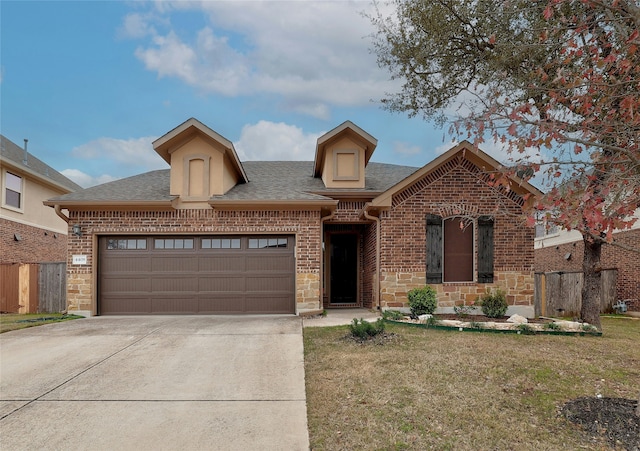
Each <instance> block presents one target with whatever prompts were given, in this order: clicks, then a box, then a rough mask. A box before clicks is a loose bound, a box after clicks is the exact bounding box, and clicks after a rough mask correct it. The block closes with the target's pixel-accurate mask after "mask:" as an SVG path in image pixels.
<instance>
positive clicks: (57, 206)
mask: <svg viewBox="0 0 640 451" xmlns="http://www.w3.org/2000/svg"><path fill="white" fill-rule="evenodd" d="M53 209H54V211H55V212H56V214H57V215H58V216H60V217H61V218H62V220H63V221H64V222H66V223H67V224H69V217H68V216H67V215H65V214H64V213H62V208H61V207H60V205H58V204H56V205H54V206H53Z"/></svg>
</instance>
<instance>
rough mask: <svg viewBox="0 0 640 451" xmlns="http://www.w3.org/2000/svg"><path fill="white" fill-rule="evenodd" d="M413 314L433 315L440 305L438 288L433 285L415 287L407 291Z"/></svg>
mask: <svg viewBox="0 0 640 451" xmlns="http://www.w3.org/2000/svg"><path fill="white" fill-rule="evenodd" d="M407 297H408V298H409V308H410V309H411V315H412V316H414V317H415V316H420V315H425V314H429V315H431V314H432V313H433V312H434V311H435V310H436V307H438V300H437V297H436V290H434V289H433V288H432V287H429V286H427V287H422V288H414V289H413V290H411V291H409V292H408V293H407Z"/></svg>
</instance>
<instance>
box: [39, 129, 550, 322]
mask: <svg viewBox="0 0 640 451" xmlns="http://www.w3.org/2000/svg"><path fill="white" fill-rule="evenodd" d="M376 146H377V140H376V139H375V138H373V137H372V136H371V135H369V134H368V133H367V132H365V131H364V130H362V129H360V128H359V127H358V126H356V125H354V124H353V123H351V122H349V121H347V122H345V123H343V124H342V125H340V126H338V127H336V128H335V129H333V130H331V131H330V132H328V133H326V134H325V135H323V136H321V137H320V138H319V139H318V141H317V146H316V154H315V161H313V162H311V161H247V162H241V161H240V160H239V159H238V156H237V154H236V152H235V150H234V147H233V144H232V143H231V142H230V141H229V140H227V139H225V138H224V137H222V136H220V135H219V134H218V133H216V132H215V131H213V130H211V129H210V128H209V127H207V126H205V125H204V124H202V123H201V122H199V121H197V120H195V119H193V118H192V119H189V120H187V121H186V122H184V123H183V124H181V125H180V126H178V127H177V128H175V129H173V130H171V131H170V132H169V133H167V134H166V135H164V136H162V137H161V138H159V139H157V140H156V141H154V143H153V147H154V149H155V151H156V152H157V153H158V154H159V155H160V156H161V157H162V158H163V159H164V160H165V161H166V162H167V163H168V164H169V166H170V169H167V170H159V171H152V172H148V173H145V174H141V175H138V176H134V177H129V178H126V179H123V180H118V181H115V182H111V183H106V184H104V185H100V186H96V187H92V188H88V189H85V190H83V191H79V192H76V193H72V194H67V195H64V196H59V197H56V198H53V199H50V200H49V201H48V202H46V204H47V205H49V206H52V207H56V208H58V209H60V208H65V209H68V211H69V227H70V230H73V228H76V229H77V232H78V233H77V234H72V235H70V241H69V257H68V263H69V265H68V296H67V299H68V309H69V311H73V312H77V313H81V314H85V315H106V314H150V313H151V314H155V313H204V314H209V313H298V314H299V313H303V312H312V311H319V310H321V309H322V308H332V307H356V306H362V307H367V308H380V309H389V308H401V307H407V292H408V291H409V290H410V289H412V288H415V287H420V286H424V285H425V284H427V283H428V284H431V285H432V286H434V287H436V289H437V291H438V301H439V306H440V308H449V309H451V308H452V307H453V306H454V305H458V304H462V303H471V302H473V301H475V300H476V299H477V297H478V296H479V295H480V294H482V293H484V292H485V290H486V289H492V288H495V287H501V288H502V289H504V290H505V291H506V293H507V299H508V302H509V304H510V306H511V309H512V310H515V311H521V312H523V313H525V314H529V315H532V314H533V290H534V288H533V286H534V280H533V279H534V273H533V265H534V256H533V238H534V230H533V229H532V228H527V227H525V226H524V225H523V221H522V220H521V219H522V218H521V216H520V214H521V210H522V206H523V205H524V203H525V199H526V198H527V197H529V195H531V194H539V192H538V191H537V190H536V189H535V188H533V187H532V186H531V185H529V184H527V183H524V182H522V181H519V180H512V181H511V186H510V189H508V190H507V189H505V188H504V187H501V186H494V185H495V184H493V183H492V178H491V175H490V172H491V171H493V170H494V169H495V168H496V167H498V162H496V161H495V160H493V159H492V158H491V157H489V156H488V155H486V154H485V153H483V152H481V151H476V150H474V149H473V147H472V146H471V145H470V144H469V143H466V142H465V143H462V144H460V145H458V146H456V147H454V148H452V149H451V150H449V151H448V152H446V153H444V154H443V155H441V156H439V157H438V158H436V159H435V160H434V161H432V162H431V163H429V164H427V165H426V166H424V167H422V168H414V167H406V166H398V165H393V164H381V163H373V162H370V159H371V156H372V154H373V152H374V150H375V148H376Z"/></svg>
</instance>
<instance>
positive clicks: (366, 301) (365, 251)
mask: <svg viewBox="0 0 640 451" xmlns="http://www.w3.org/2000/svg"><path fill="white" fill-rule="evenodd" d="M376 269H377V268H376V224H369V225H367V226H366V227H365V229H364V233H363V235H362V296H361V297H362V306H363V307H365V308H373V307H376V305H375V293H374V291H375V289H376V277H377V276H376Z"/></svg>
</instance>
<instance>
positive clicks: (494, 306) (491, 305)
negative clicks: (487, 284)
mask: <svg viewBox="0 0 640 451" xmlns="http://www.w3.org/2000/svg"><path fill="white" fill-rule="evenodd" d="M480 303H481V305H482V313H484V314H485V316H488V317H489V318H500V317H502V316H504V314H505V313H506V312H507V307H508V306H507V298H506V296H505V292H504V291H502V290H500V289H497V290H496V291H494V292H493V293H492V292H490V291H489V290H487V292H486V293H485V294H483V295H482V298H481V299H480Z"/></svg>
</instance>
